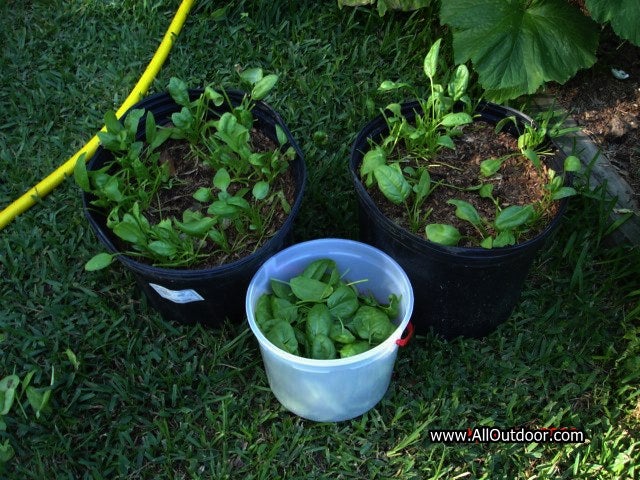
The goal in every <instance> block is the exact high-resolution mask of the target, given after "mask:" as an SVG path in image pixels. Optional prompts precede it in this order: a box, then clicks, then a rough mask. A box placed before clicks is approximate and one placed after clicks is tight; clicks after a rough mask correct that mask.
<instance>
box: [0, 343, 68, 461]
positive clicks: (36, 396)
mask: <svg viewBox="0 0 640 480" xmlns="http://www.w3.org/2000/svg"><path fill="white" fill-rule="evenodd" d="M68 352H71V351H70V350H68ZM71 354H72V355H73V353H72V352H71ZM35 374H36V371H35V370H32V371H30V372H29V373H27V374H26V375H25V377H24V378H23V379H22V380H20V377H19V376H18V375H16V374H15V372H14V373H13V374H11V375H7V376H5V377H4V378H2V379H0V431H5V430H6V429H7V423H6V422H5V418H9V414H10V413H11V410H12V407H13V405H14V403H15V404H16V405H17V406H18V408H19V409H20V411H21V412H22V414H23V415H24V416H25V418H26V417H27V413H26V410H25V408H24V407H23V405H22V403H21V400H22V398H23V396H26V398H27V402H28V404H29V406H30V407H31V409H32V410H33V412H34V413H35V417H36V419H39V418H40V416H41V415H42V414H44V413H45V412H48V411H49V410H50V405H49V401H50V399H51V393H52V391H53V388H54V387H53V386H54V383H55V369H54V368H53V367H52V369H51V381H50V385H49V386H48V387H34V386H33V385H31V382H32V379H33V376H34V375H35ZM14 410H15V409H14ZM14 455H15V451H14V449H13V447H12V446H11V443H10V442H9V440H8V439H7V440H5V441H4V442H1V443H0V473H2V471H3V469H4V468H5V465H6V464H8V463H9V461H10V460H11V459H12V458H13V457H14Z"/></svg>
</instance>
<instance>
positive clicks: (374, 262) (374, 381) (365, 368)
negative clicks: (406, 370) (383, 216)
mask: <svg viewBox="0 0 640 480" xmlns="http://www.w3.org/2000/svg"><path fill="white" fill-rule="evenodd" d="M320 258H330V259H332V260H334V261H335V262H336V264H337V267H338V271H339V272H340V273H341V274H343V273H344V272H347V273H346V275H345V278H346V279H348V280H351V281H355V280H361V279H368V281H367V282H365V283H361V284H359V285H358V287H359V288H360V290H361V291H363V292H368V293H371V294H373V295H374V296H375V297H376V299H377V300H378V301H379V302H381V303H386V302H387V301H388V297H389V295H390V294H392V293H395V294H396V295H398V296H400V297H401V299H400V308H399V315H398V319H397V320H396V321H395V323H396V324H397V325H398V328H397V329H396V330H395V331H394V332H393V333H392V334H391V336H390V337H389V338H387V339H386V340H385V341H384V342H382V343H381V344H380V345H378V346H376V347H374V348H373V349H371V350H368V351H366V352H364V353H361V354H359V355H354V356H353V357H347V358H341V359H334V360H314V359H310V358H304V357H299V356H296V355H292V354H290V353H288V352H285V351H284V350H281V349H280V348H278V347H276V346H275V345H273V344H272V343H271V342H270V341H269V340H267V338H266V337H265V336H264V335H263V333H262V332H261V331H260V329H259V327H258V325H257V324H256V320H255V316H254V307H255V305H256V302H257V301H258V299H259V298H260V296H261V295H262V294H264V293H270V292H271V289H270V286H269V282H270V280H271V279H272V278H277V279H279V280H284V281H289V280H290V279H291V278H293V277H295V276H297V275H300V274H301V273H302V271H303V270H304V268H305V267H306V266H307V265H308V264H309V263H311V262H312V261H314V260H317V259H320ZM246 309H247V318H248V320H249V326H250V327H251V330H252V331H253V334H254V335H255V336H256V338H257V339H258V342H259V344H260V352H261V354H262V359H263V362H264V366H265V370H266V373H267V378H268V380H269V386H270V387H271V390H272V391H273V393H274V395H275V396H276V398H277V399H278V401H280V403H281V404H282V405H283V406H284V407H285V408H287V409H288V410H290V411H291V412H293V413H295V414H296V415H299V416H301V417H303V418H307V419H309V420H315V421H319V422H337V421H341V420H348V419H350V418H354V417H357V416H359V415H362V414H363V413H365V412H366V411H368V410H370V409H371V408H373V407H374V406H375V405H376V404H377V403H378V402H379V401H380V400H381V399H382V397H383V396H384V394H385V392H386V391H387V389H388V387H389V383H390V381H391V374H392V372H393V365H394V363H395V360H396V356H397V353H398V345H399V344H401V343H403V342H402V340H401V338H402V334H403V332H404V331H405V328H407V326H408V325H409V320H410V318H411V313H412V311H413V290H412V288H411V283H410V281H409V278H408V277H407V275H406V273H405V272H404V271H403V270H402V268H401V267H400V266H399V265H398V264H397V263H396V262H395V261H394V260H393V259H392V258H391V257H389V256H388V255H387V254H385V253H383V252H382V251H380V250H378V249H377V248H374V247H372V246H370V245H366V244H364V243H360V242H355V241H353V240H345V239H334V238H328V239H320V240H311V241H308V242H304V243H299V244H296V245H293V246H292V247H289V248H287V249H285V250H282V251H280V252H279V253H277V254H276V255H275V256H273V257H271V258H270V259H269V260H267V262H266V263H264V264H263V265H262V267H260V269H259V270H258V271H257V272H256V274H255V276H254V277H253V279H252V280H251V283H250V284H249V288H248V290H247V297H246Z"/></svg>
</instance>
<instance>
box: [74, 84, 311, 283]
mask: <svg viewBox="0 0 640 480" xmlns="http://www.w3.org/2000/svg"><path fill="white" fill-rule="evenodd" d="M203 92H204V89H203V88H194V89H189V96H190V98H191V99H194V98H197V97H198V96H199V95H201V94H202V93H203ZM225 93H226V94H227V95H228V96H229V99H230V100H231V103H232V104H237V103H239V102H240V101H241V100H242V97H243V96H244V95H245V93H246V92H244V91H241V90H235V89H228V90H225ZM157 103H160V105H157ZM147 104H150V105H149V108H146V107H145V105H147ZM160 107H164V108H174V107H175V108H176V110H175V111H179V109H180V108H181V107H180V106H179V105H178V104H177V103H176V102H175V101H174V100H173V98H172V97H171V95H170V94H169V92H168V91H162V92H158V93H155V94H152V95H149V96H147V97H145V98H143V99H141V100H140V101H139V102H137V103H136V104H135V105H133V106H132V107H131V108H130V109H129V110H127V111H126V112H125V113H124V114H123V116H122V118H121V120H123V119H124V118H125V117H126V116H127V115H128V114H129V113H130V112H131V111H132V110H134V109H140V108H144V109H145V110H151V111H153V109H154V108H155V109H158V108H160ZM219 108H220V109H224V108H225V105H224V104H223V106H221V107H219ZM253 111H254V112H255V111H257V112H259V116H260V117H263V118H265V119H266V120H269V121H271V122H272V123H273V124H274V125H279V126H280V128H282V130H283V131H284V133H285V135H286V137H287V140H288V142H289V144H290V145H291V147H293V149H294V150H295V152H296V156H295V158H294V159H293V160H292V161H291V162H290V164H289V168H295V165H296V164H297V165H299V167H298V168H299V169H300V170H301V171H300V175H299V176H300V178H299V181H298V179H297V178H294V180H295V183H296V187H297V192H296V197H295V200H294V202H293V205H292V206H291V211H290V212H289V214H288V215H287V218H286V219H285V221H284V224H283V225H282V226H281V227H280V228H279V229H278V231H277V232H276V233H275V234H274V235H273V236H272V237H271V238H269V239H267V241H266V242H264V243H263V244H262V245H261V246H260V247H259V248H258V249H256V250H255V251H253V252H252V253H250V254H249V255H246V256H244V257H242V258H239V259H237V260H234V261H232V262H229V263H225V264H222V265H218V266H215V267H207V268H193V267H186V268H185V267H176V268H171V267H158V266H153V265H150V264H148V263H144V262H140V261H138V260H135V258H134V257H132V256H130V255H127V254H125V253H119V252H118V249H117V248H116V246H115V244H114V243H113V241H112V236H113V233H112V232H111V230H109V229H108V228H107V227H106V225H103V223H104V222H102V221H98V220H97V219H96V213H97V212H98V211H99V209H97V208H95V207H93V206H91V205H90V198H89V197H90V194H89V193H87V192H85V191H83V192H82V207H83V210H84V214H85V217H86V218H87V219H88V221H89V224H90V225H91V227H92V229H93V230H94V233H95V234H96V236H97V237H98V240H99V241H100V242H101V243H102V244H103V245H104V246H105V247H106V249H107V250H108V251H109V252H111V253H113V254H116V258H117V260H118V261H119V262H121V263H122V264H124V265H126V266H127V267H128V268H130V269H131V270H133V271H134V272H138V273H143V274H148V273H150V272H153V273H155V274H161V275H164V276H166V277H168V278H172V277H176V278H180V279H185V278H194V279H197V278H199V277H201V276H205V275H211V274H223V273H224V272H226V271H230V270H235V269H237V268H239V267H241V266H243V265H244V264H246V263H251V262H253V261H254V259H255V258H257V257H259V256H260V255H262V254H263V252H264V251H265V250H267V248H268V247H269V244H270V243H271V242H272V241H277V240H279V239H281V238H282V237H283V236H284V235H287V234H288V231H289V230H290V228H291V226H292V224H293V221H294V219H295V217H296V216H297V214H298V212H299V210H300V206H301V204H302V199H303V196H304V191H305V188H306V183H307V169H306V165H305V162H304V154H303V152H302V150H301V149H300V147H299V146H298V144H297V142H296V141H295V139H294V138H293V135H292V134H291V132H290V131H289V129H288V127H287V126H286V124H285V122H284V120H283V119H282V117H281V116H280V114H279V113H278V112H277V111H276V110H274V109H273V107H271V105H269V104H268V103H266V102H264V101H262V100H258V101H256V102H255V107H254V110H253ZM154 113H155V112H154ZM260 120H261V121H262V118H260ZM140 128H141V127H140V126H139V129H138V135H140ZM107 154H108V151H107V150H106V149H105V148H104V147H103V146H102V145H100V146H99V147H98V148H97V150H96V152H95V154H94V155H93V157H92V158H91V159H90V160H89V162H88V165H87V168H88V169H89V170H91V169H92V167H93V166H95V163H96V162H97V161H98V160H99V159H100V156H101V155H107ZM294 177H297V175H295V174H294Z"/></svg>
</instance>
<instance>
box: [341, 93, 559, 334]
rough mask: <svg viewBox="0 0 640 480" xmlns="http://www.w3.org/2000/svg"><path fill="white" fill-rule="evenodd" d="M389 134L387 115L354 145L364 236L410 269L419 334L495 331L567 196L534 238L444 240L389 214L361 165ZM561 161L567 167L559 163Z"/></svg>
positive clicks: (504, 111) (494, 109) (491, 113)
mask: <svg viewBox="0 0 640 480" xmlns="http://www.w3.org/2000/svg"><path fill="white" fill-rule="evenodd" d="M402 111H403V114H404V115H405V116H406V117H407V119H409V120H410V121H411V119H412V118H413V117H414V116H415V113H414V112H415V111H419V105H418V104H417V103H415V102H412V103H409V104H405V105H403V108H402ZM476 113H478V114H479V115H480V116H481V118H482V119H483V120H485V121H488V122H490V123H493V124H495V123H497V122H498V121H499V120H501V119H502V118H504V117H505V116H510V115H513V116H515V117H516V119H517V120H518V122H520V124H522V123H525V122H527V123H529V122H532V120H531V119H530V118H529V117H527V116H526V115H524V114H523V113H521V112H519V111H516V110H513V109H510V108H507V107H502V106H499V105H495V104H490V103H486V104H484V103H483V104H481V106H480V107H479V109H478V110H477V112H476ZM387 133H388V128H387V125H386V122H385V120H384V118H383V117H382V116H379V117H377V118H375V119H374V120H372V121H371V122H370V123H368V124H367V125H366V126H365V127H364V128H363V129H362V130H361V131H360V132H359V134H358V136H357V138H356V140H355V142H354V144H353V146H352V149H351V156H350V162H349V167H350V171H351V175H352V179H353V184H354V186H355V190H356V194H357V198H358V204H359V213H360V239H361V240H362V241H364V242H366V243H369V244H371V245H373V246H375V247H377V248H379V249H381V250H383V251H384V252H386V253H387V254H389V255H390V256H391V257H393V258H394V259H395V260H396V261H397V262H398V263H399V264H400V265H401V266H402V268H403V269H404V270H405V271H406V272H407V275H408V276H409V278H410V279H411V284H412V285H413V288H414V294H415V306H414V311H413V317H412V322H413V323H414V325H415V328H416V332H417V333H422V334H424V333H427V332H428V331H429V330H432V331H434V332H435V333H436V334H439V335H441V336H443V337H445V338H454V337H457V336H467V337H482V336H485V335H487V334H489V333H491V332H492V331H493V330H495V328H496V327H497V326H498V325H500V324H501V323H503V322H504V321H506V320H507V319H508V318H509V316H510V315H511V313H512V311H513V309H514V308H515V306H516V305H517V303H518V300H519V297H520V293H521V291H522V288H523V285H524V282H525V279H526V277H527V274H528V272H529V270H530V268H531V265H532V263H533V260H534V259H535V257H536V254H537V253H538V251H539V249H540V248H541V247H542V246H543V245H544V242H545V241H546V240H547V238H548V237H549V236H550V235H551V234H552V232H553V231H554V230H555V229H556V228H557V226H558V224H559V222H560V218H561V216H562V214H563V212H564V210H565V209H566V199H564V200H562V201H561V203H560V207H559V208H558V212H557V214H556V216H555V217H554V218H553V220H552V221H551V222H550V223H549V225H547V227H546V228H545V229H544V231H543V232H541V233H540V234H539V235H537V236H536V237H534V238H532V239H530V240H528V241H526V242H523V243H520V244H517V245H514V246H509V247H502V248H495V249H490V250H487V249H483V248H464V247H447V246H443V245H438V244H436V243H433V242H430V241H428V240H426V239H425V238H422V237H419V236H417V235H414V234H412V233H411V232H409V231H407V230H405V229H403V228H401V227H399V226H398V225H397V224H395V223H394V222H392V221H391V220H390V219H389V218H387V217H386V216H385V215H384V214H383V213H382V212H381V211H380V210H379V209H378V207H377V206H376V204H375V203H374V202H373V200H372V199H371V197H370V196H369V194H368V192H367V190H366V188H365V186H364V185H363V183H362V182H361V181H360V175H359V168H360V164H361V163H362V159H363V156H364V154H365V153H366V152H367V151H368V150H369V149H370V145H369V141H370V139H371V140H373V141H377V140H379V139H380V138H381V137H382V136H384V135H385V134H387ZM513 133H514V134H515V132H513ZM554 167H555V169H556V170H559V166H558V165H554Z"/></svg>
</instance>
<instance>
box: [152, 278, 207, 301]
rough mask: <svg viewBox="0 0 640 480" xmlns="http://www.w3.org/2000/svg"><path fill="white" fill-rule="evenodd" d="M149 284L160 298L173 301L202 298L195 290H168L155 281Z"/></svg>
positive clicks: (199, 299)
mask: <svg viewBox="0 0 640 480" xmlns="http://www.w3.org/2000/svg"><path fill="white" fill-rule="evenodd" d="M149 286H150V287H151V288H153V289H154V290H155V291H156V292H158V295H160V296H161V297H162V298H166V299H167V300H169V301H171V302H173V303H191V302H200V301H202V300H204V298H202V296H200V294H199V293H198V292H196V291H195V290H190V289H189V290H169V289H168V288H165V287H162V286H160V285H156V284H155V283H150V284H149Z"/></svg>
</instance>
